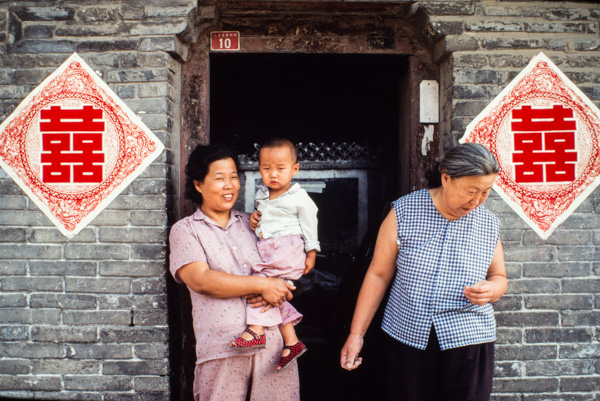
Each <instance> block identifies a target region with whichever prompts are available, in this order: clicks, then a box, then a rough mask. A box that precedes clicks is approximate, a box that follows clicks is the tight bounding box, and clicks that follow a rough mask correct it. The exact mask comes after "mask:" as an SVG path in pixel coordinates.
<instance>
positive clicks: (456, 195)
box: [439, 174, 496, 220]
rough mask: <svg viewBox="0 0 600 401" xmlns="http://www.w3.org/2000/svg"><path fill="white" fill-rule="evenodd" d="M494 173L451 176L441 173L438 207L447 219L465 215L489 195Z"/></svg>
mask: <svg viewBox="0 0 600 401" xmlns="http://www.w3.org/2000/svg"><path fill="white" fill-rule="evenodd" d="M495 179H496V174H488V175H473V176H466V177H458V178H452V177H450V176H449V175H448V174H442V187H441V189H442V190H441V196H440V204H439V209H440V213H441V214H442V215H443V216H444V217H446V218H447V219H449V220H456V219H458V218H460V217H463V216H466V215H467V214H469V213H470V212H471V211H472V210H474V209H475V208H477V207H478V206H480V205H482V204H483V202H485V200H486V199H487V198H488V197H489V196H490V191H491V190H492V187H493V185H494V180H495Z"/></svg>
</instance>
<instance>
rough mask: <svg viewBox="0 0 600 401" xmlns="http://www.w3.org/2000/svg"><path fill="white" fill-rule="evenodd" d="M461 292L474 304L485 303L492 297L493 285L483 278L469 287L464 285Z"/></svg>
mask: <svg viewBox="0 0 600 401" xmlns="http://www.w3.org/2000/svg"><path fill="white" fill-rule="evenodd" d="M463 294H465V297H467V299H468V300H469V301H471V303H473V304H475V305H485V304H487V303H488V302H491V300H492V299H493V297H494V286H493V285H492V283H490V282H489V281H487V280H483V281H480V282H478V283H477V284H474V285H472V286H470V287H465V289H464V291H463Z"/></svg>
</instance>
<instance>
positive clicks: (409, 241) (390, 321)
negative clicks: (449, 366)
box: [382, 189, 500, 350]
mask: <svg viewBox="0 0 600 401" xmlns="http://www.w3.org/2000/svg"><path fill="white" fill-rule="evenodd" d="M393 209H394V212H395V214H396V221H397V224H398V240H397V242H398V259H397V260H396V267H397V269H396V274H395V277H394V281H393V283H392V287H391V290H390V295H389V299H388V303H387V305H386V308H385V313H384V317H383V323H382V328H383V330H385V331H386V332H387V333H388V334H389V335H390V336H392V337H393V338H395V339H396V340H398V341H400V342H402V343H404V344H406V345H409V346H411V347H414V348H418V349H425V348H426V347H427V341H428V339H429V332H430V329H431V326H432V325H433V326H434V327H435V331H436V333H437V336H438V340H439V344H440V348H441V349H442V350H445V349H449V348H456V347H462V346H465V345H473V344H481V343H487V342H492V341H495V340H496V320H495V318H494V310H493V308H492V305H491V304H486V305H483V306H477V305H474V304H472V303H471V302H470V301H469V300H468V299H467V298H466V297H465V296H464V295H463V289H464V287H465V286H470V285H473V284H475V283H477V282H479V281H481V280H485V278H486V275H487V270H488V268H489V266H490V263H491V261H492V258H493V256H494V251H495V249H496V245H497V243H498V239H499V238H500V223H499V221H498V219H497V218H496V216H494V215H493V214H492V213H491V212H490V211H488V210H487V209H485V208H484V207H483V206H479V207H478V208H476V209H475V210H473V211H471V212H470V213H469V214H467V215H466V216H463V217H461V218H459V219H457V220H454V221H448V220H446V219H445V218H444V217H443V216H442V215H441V214H440V213H439V212H438V211H437V209H436V208H435V206H434V204H433V200H432V199H431V196H430V195H429V191H428V190H427V189H424V190H420V191H416V192H413V193H411V194H409V195H406V196H403V197H402V198H400V199H398V200H396V201H395V202H394V203H393Z"/></svg>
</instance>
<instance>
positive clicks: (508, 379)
mask: <svg viewBox="0 0 600 401" xmlns="http://www.w3.org/2000/svg"><path fill="white" fill-rule="evenodd" d="M463 4H465V5H466V4H467V3H463ZM472 6H473V8H472V9H471V10H472V13H470V14H468V13H464V14H463V11H462V9H460V10H459V9H456V8H452V9H449V8H443V10H445V12H444V13H442V12H441V11H442V10H440V9H439V7H440V6H439V5H431V6H428V5H425V7H426V8H428V9H430V11H431V13H432V16H431V18H432V20H433V21H437V20H439V21H440V22H439V24H438V25H440V26H441V25H442V22H443V24H444V26H451V27H452V28H453V30H452V31H451V32H450V31H448V32H447V34H448V36H446V38H445V39H444V40H442V41H440V42H439V43H438V45H437V48H436V56H437V57H438V60H439V61H440V62H441V64H442V68H441V71H442V76H441V79H440V81H441V82H443V83H444V85H443V89H442V97H443V98H444V100H445V102H446V105H445V107H447V110H444V111H443V112H444V114H445V115H446V116H447V117H448V118H449V120H448V121H445V122H444V123H442V125H441V127H440V129H441V130H442V131H443V136H442V138H441V140H442V143H443V144H444V146H450V145H451V144H453V143H457V140H458V138H460V137H461V136H462V135H463V134H464V130H465V128H466V127H467V125H468V124H469V123H470V122H471V120H472V119H473V118H474V117H475V116H477V115H478V114H479V113H480V112H481V111H482V110H483V109H484V108H485V107H486V105H487V104H488V103H489V102H490V101H491V100H492V99H494V97H495V96H496V95H497V94H498V93H500V91H502V89H503V88H504V87H505V86H506V85H507V84H508V83H509V82H510V81H511V80H512V79H513V78H514V77H515V76H516V75H517V74H518V73H519V72H520V71H521V70H522V69H523V68H524V67H525V66H526V65H527V64H528V62H529V60H530V59H531V57H533V56H534V55H536V54H537V53H539V52H540V51H543V52H544V53H545V54H546V55H547V56H549V57H550V58H551V59H552V61H553V62H554V63H555V64H556V65H557V66H558V67H559V68H560V69H561V70H562V71H563V72H564V73H565V74H566V75H567V76H568V77H569V79H571V80H572V81H573V82H574V83H575V84H576V85H577V86H578V87H579V88H580V89H581V90H582V91H583V92H584V93H585V94H586V95H587V96H588V97H590V99H591V100H592V101H593V102H594V103H595V104H596V106H600V93H599V91H598V88H599V85H600V73H599V72H598V71H599V70H598V63H599V62H600V38H599V35H598V31H599V21H600V6H598V4H597V3H591V2H590V3H584V2H579V3H571V4H570V5H569V6H566V5H564V4H560V3H556V2H509V1H507V2H501V3H497V2H487V1H482V2H473V4H472ZM459 21H462V23H460V25H461V26H462V31H459V30H457V28H456V27H457V25H459ZM488 202H489V205H488V207H489V208H490V209H491V210H493V211H494V212H495V213H496V214H497V215H498V217H499V218H500V219H501V221H502V225H503V230H502V240H503V243H504V246H505V257H506V261H507V268H508V274H509V287H508V291H507V294H506V296H505V297H504V298H503V299H501V300H500V301H499V302H498V303H497V304H496V310H497V314H496V316H497V321H498V335H499V338H498V343H497V351H496V358H497V363H496V371H495V374H496V379H495V382H494V394H493V397H492V400H494V401H513V400H514V401H516V400H524V401H540V400H552V401H566V400H577V401H579V400H599V399H600V363H599V361H600V310H598V306H599V305H600V291H599V290H600V277H599V273H600V262H599V261H600V247H599V242H598V239H599V238H600V235H599V228H600V207H599V206H600V190H598V189H597V190H596V191H594V192H593V193H592V194H591V195H590V197H589V198H588V199H587V201H585V202H584V203H583V204H582V205H581V206H580V207H579V208H578V209H577V210H576V212H575V213H574V214H572V215H571V217H570V218H569V219H568V220H567V221H566V222H564V223H563V224H562V225H561V226H560V227H559V228H558V229H557V230H556V231H555V232H554V234H553V235H552V236H551V237H550V238H549V239H548V240H546V241H543V240H541V239H540V238H539V237H538V236H537V234H535V233H534V232H533V231H532V230H531V229H529V228H528V227H527V225H526V224H525V223H524V222H523V221H522V220H521V219H520V217H518V216H517V215H516V213H514V212H513V211H512V209H510V207H509V206H508V205H507V204H506V203H505V202H504V201H503V200H502V199H501V198H500V197H499V196H497V195H496V194H494V195H493V196H492V197H491V199H490V200H489V201H488Z"/></svg>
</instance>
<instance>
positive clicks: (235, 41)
mask: <svg viewBox="0 0 600 401" xmlns="http://www.w3.org/2000/svg"><path fill="white" fill-rule="evenodd" d="M210 50H216V51H235V50H240V33H239V32H238V31H215V32H211V33H210Z"/></svg>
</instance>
